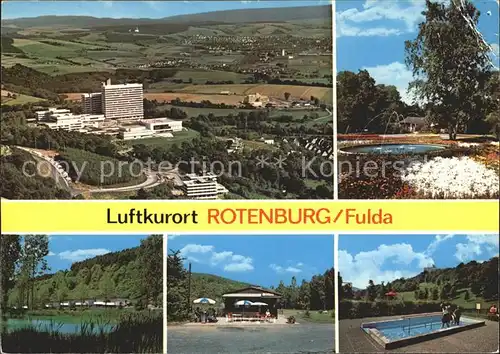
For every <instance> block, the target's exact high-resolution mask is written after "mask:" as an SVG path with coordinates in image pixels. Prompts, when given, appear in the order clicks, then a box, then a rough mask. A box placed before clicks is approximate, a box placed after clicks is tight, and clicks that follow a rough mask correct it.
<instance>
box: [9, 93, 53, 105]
mask: <svg viewBox="0 0 500 354" xmlns="http://www.w3.org/2000/svg"><path fill="white" fill-rule="evenodd" d="M16 96H17V97H16V98H7V97H5V96H2V104H5V105H7V106H14V105H18V104H19V105H23V104H26V103H34V102H40V101H45V100H44V99H43V98H38V97H33V96H27V95H21V94H16Z"/></svg>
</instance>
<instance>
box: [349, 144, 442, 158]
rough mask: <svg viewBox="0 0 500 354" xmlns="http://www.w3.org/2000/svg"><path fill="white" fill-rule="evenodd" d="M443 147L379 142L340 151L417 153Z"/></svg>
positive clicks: (393, 153)
mask: <svg viewBox="0 0 500 354" xmlns="http://www.w3.org/2000/svg"><path fill="white" fill-rule="evenodd" d="M445 148H446V147H445V146H442V145H433V144H379V145H358V146H351V147H346V148H343V149H341V151H343V152H346V153H349V154H378V155H417V154H425V153H428V152H432V151H439V150H444V149H445Z"/></svg>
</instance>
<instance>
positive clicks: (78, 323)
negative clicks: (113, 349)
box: [7, 316, 115, 334]
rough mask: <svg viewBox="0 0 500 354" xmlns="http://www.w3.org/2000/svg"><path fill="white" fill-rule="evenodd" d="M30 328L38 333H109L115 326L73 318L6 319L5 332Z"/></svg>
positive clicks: (105, 322)
mask: <svg viewBox="0 0 500 354" xmlns="http://www.w3.org/2000/svg"><path fill="white" fill-rule="evenodd" d="M24 328H31V329H34V330H36V331H38V332H58V333H61V334H77V333H82V332H85V333H94V334H99V333H109V332H112V331H113V330H114V329H115V326H114V325H113V324H111V323H109V322H107V321H95V320H94V321H88V320H82V319H80V318H75V317H69V316H68V317H66V316H62V317H59V316H54V317H53V318H51V317H25V318H9V319H7V331H8V332H12V331H15V330H20V329H24Z"/></svg>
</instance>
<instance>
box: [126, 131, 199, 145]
mask: <svg viewBox="0 0 500 354" xmlns="http://www.w3.org/2000/svg"><path fill="white" fill-rule="evenodd" d="M198 135H199V133H198V132H197V131H194V130H184V131H182V132H178V133H174V137H173V138H148V139H137V140H130V141H127V143H128V144H130V145H139V144H144V145H146V146H149V147H152V148H154V147H163V148H165V147H172V146H173V145H175V144H177V145H179V146H180V145H181V144H182V143H183V142H185V141H189V140H192V139H194V138H196V137H197V136H198Z"/></svg>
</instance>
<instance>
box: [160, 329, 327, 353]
mask: <svg viewBox="0 0 500 354" xmlns="http://www.w3.org/2000/svg"><path fill="white" fill-rule="evenodd" d="M334 337H335V333H334V327H333V325H331V324H314V323H304V324H296V325H286V326H283V325H276V326H258V325H257V326H241V327H233V326H207V327H203V326H196V327H190V328H188V327H186V326H171V327H168V329H167V349H168V351H169V352H171V353H176V354H198V353H333V352H334V349H335V344H334V343H335V340H334Z"/></svg>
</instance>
